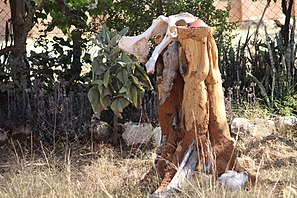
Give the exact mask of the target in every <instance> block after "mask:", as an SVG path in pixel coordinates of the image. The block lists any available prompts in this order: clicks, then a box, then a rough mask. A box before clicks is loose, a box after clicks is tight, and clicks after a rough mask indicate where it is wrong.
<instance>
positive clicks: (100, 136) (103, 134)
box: [90, 120, 112, 142]
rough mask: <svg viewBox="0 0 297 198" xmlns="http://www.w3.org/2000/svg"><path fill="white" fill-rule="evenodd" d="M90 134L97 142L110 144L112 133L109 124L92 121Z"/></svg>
mask: <svg viewBox="0 0 297 198" xmlns="http://www.w3.org/2000/svg"><path fill="white" fill-rule="evenodd" d="M90 133H91V136H92V139H93V141H95V142H108V141H109V139H110V137H111V134H112V131H111V129H110V126H109V124H108V123H107V122H104V121H101V120H92V123H91V127H90Z"/></svg>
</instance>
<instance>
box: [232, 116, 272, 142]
mask: <svg viewBox="0 0 297 198" xmlns="http://www.w3.org/2000/svg"><path fill="white" fill-rule="evenodd" d="M275 131H276V126H275V123H274V121H272V120H269V119H260V118H257V119H254V120H253V121H250V120H248V119H246V118H235V119H234V120H233V121H232V124H231V132H232V133H233V134H235V135H238V136H239V137H244V136H246V135H251V136H253V137H264V136H267V135H270V134H272V133H273V132H275Z"/></svg>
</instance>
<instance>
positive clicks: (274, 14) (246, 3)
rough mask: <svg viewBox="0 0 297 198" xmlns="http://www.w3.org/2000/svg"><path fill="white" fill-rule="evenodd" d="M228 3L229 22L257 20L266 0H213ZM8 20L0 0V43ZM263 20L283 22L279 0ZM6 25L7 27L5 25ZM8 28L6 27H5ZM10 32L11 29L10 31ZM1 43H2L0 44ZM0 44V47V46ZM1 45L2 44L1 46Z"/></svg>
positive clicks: (219, 5)
mask: <svg viewBox="0 0 297 198" xmlns="http://www.w3.org/2000/svg"><path fill="white" fill-rule="evenodd" d="M228 3H230V5H231V10H230V18H229V21H230V22H241V23H245V22H254V23H257V22H259V20H260V18H261V16H262V14H263V12H264V10H265V7H266V5H267V0H257V1H253V0H231V1H230V0H215V1H214V6H215V7H216V8H217V9H225V8H226V7H227V6H228ZM296 10H297V2H296V1H295V2H294V5H293V11H292V16H296ZM9 20H10V8H9V3H8V2H6V3H5V1H0V43H3V41H4V40H5V30H10V27H9V23H7V22H8V21H9ZM264 20H271V21H278V22H280V23H282V24H283V23H284V15H283V13H282V8H281V1H276V2H274V1H272V2H270V5H269V7H268V9H267V10H266V12H265V15H264ZM7 25H8V27H7ZM7 28H8V29H7ZM39 29H40V27H37V26H35V27H34V28H33V29H32V30H31V32H30V33H29V36H30V37H31V38H36V37H38V35H39V34H40V32H39ZM10 32H11V31H10ZM59 34H62V33H61V31H59V30H54V31H53V32H51V35H59ZM1 45H3V44H1ZM1 45H0V47H1ZM2 47H3V46H2Z"/></svg>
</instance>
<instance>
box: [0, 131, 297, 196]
mask: <svg viewBox="0 0 297 198" xmlns="http://www.w3.org/2000/svg"><path fill="white" fill-rule="evenodd" d="M31 142H33V141H31V140H30V138H28V141H27V142H24V143H22V144H20V143H18V142H16V141H14V142H13V141H10V142H8V143H7V144H6V145H2V146H1V147H0V197H9V198H11V197H100V198H101V197H129V198H130V197H146V196H147V195H148V194H149V192H151V191H152V190H153V189H154V188H156V187H157V185H158V182H160V180H159V179H158V178H154V180H153V181H152V183H150V184H149V185H147V184H146V185H143V184H141V183H140V180H141V179H142V178H143V176H144V175H145V174H146V173H147V172H148V171H149V169H150V168H151V167H152V165H153V162H152V156H153V152H154V149H153V148H148V147H146V146H140V147H136V146H135V147H124V146H118V147H113V146H111V145H107V144H102V143H101V144H99V143H91V142H88V141H86V142H73V143H71V144H69V143H68V144H66V143H57V144H56V145H55V147H54V146H53V145H45V144H44V143H43V144H42V143H41V142H34V144H33V145H31ZM237 147H238V148H239V150H240V151H241V155H240V156H239V161H240V163H241V164H242V165H243V166H244V167H245V168H247V169H248V170H250V171H253V172H255V173H256V175H257V182H256V184H255V185H250V184H248V185H247V186H246V187H245V189H243V190H241V191H238V192H228V191H225V190H224V189H222V188H221V187H220V186H219V185H218V184H217V183H216V180H215V179H214V178H213V177H212V176H207V175H205V174H202V173H196V174H195V176H194V177H193V179H191V180H190V181H186V182H185V184H184V187H183V191H182V192H181V193H179V194H176V195H174V196H173V197H296V196H297V149H296V145H295V142H294V141H293V140H291V139H289V138H287V137H286V134H283V133H282V134H279V133H277V134H272V135H269V136H264V137H261V138H254V137H248V136H246V137H244V139H241V140H239V142H238V143H237Z"/></svg>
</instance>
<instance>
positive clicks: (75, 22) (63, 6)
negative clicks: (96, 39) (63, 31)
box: [56, 0, 87, 29]
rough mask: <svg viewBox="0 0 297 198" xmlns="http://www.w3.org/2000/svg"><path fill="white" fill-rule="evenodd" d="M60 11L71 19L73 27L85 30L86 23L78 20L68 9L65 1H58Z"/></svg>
mask: <svg viewBox="0 0 297 198" xmlns="http://www.w3.org/2000/svg"><path fill="white" fill-rule="evenodd" d="M56 2H57V4H58V6H59V8H60V10H61V11H62V12H63V13H64V14H65V16H68V17H69V18H70V23H71V25H74V26H76V27H78V28H82V29H83V28H85V27H86V26H87V25H86V23H85V22H84V21H83V20H81V19H78V18H77V17H76V16H75V15H74V14H73V13H72V11H71V10H70V8H69V7H68V5H67V4H66V3H65V1H64V0H56Z"/></svg>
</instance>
